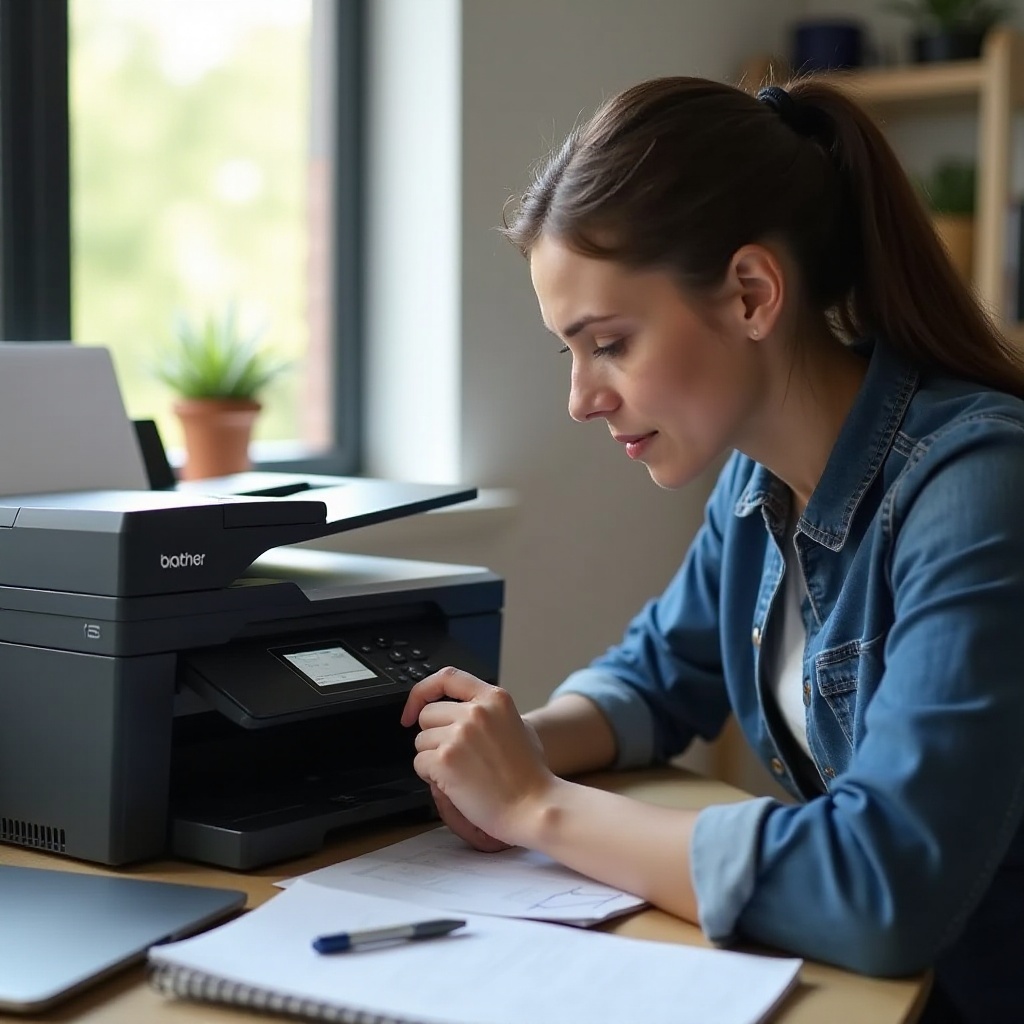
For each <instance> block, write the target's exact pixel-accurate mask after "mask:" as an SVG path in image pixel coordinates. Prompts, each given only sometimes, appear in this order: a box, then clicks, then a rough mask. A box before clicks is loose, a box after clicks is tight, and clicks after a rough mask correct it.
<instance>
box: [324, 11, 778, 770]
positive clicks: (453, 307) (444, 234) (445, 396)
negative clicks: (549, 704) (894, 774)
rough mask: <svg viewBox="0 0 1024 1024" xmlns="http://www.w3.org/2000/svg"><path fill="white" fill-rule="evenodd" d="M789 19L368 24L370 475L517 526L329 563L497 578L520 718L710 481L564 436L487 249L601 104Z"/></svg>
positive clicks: (615, 618) (519, 270)
mask: <svg viewBox="0 0 1024 1024" xmlns="http://www.w3.org/2000/svg"><path fill="white" fill-rule="evenodd" d="M787 9H788V5H787V4H765V3H764V2H763V0H727V2H721V0H719V2H711V0H633V2H631V3H622V2H621V0H463V2H461V3H459V2H458V0H374V2H373V3H372V4H371V5H370V13H371V18H372V36H373V47H372V51H371V52H372V61H371V111H372V118H371V126H372V127H371V144H370V156H369V166H368V174H369V182H370V187H371V200H370V202H371V206H370V210H369V220H370V224H371V249H370V252H371V264H370V268H369V269H370V286H369V295H368V298H369V324H368V327H369V353H368V360H367V367H366V372H367V388H368V393H369V395H370V396H371V415H370V435H369V438H368V441H369V443H368V451H369V453H370V464H369V466H368V467H367V469H368V472H370V473H371V474H373V475H393V476H399V477H404V478H406V479H420V480H431V479H433V480H437V481H441V482H448V481H460V482H468V483H473V484H476V485H478V486H481V487H489V488H510V489H512V490H514V492H515V493H516V495H517V497H518V504H517V505H516V507H515V508H514V509H513V510H512V511H511V512H506V513H504V514H493V515H488V514H486V513H479V514H471V515H458V514H454V513H433V514H430V515H428V516H420V517H416V518H414V519H413V520H409V521H408V522H406V523H399V524H385V525H382V526H378V527H372V528H369V529H366V530H360V531H358V532H357V533H355V534H343V535H341V536H340V537H337V538H334V539H333V540H332V541H330V542H329V543H330V544H331V545H332V546H334V547H336V548H340V549H343V550H352V551H356V550H358V551H370V552H374V553H381V554H392V555H398V556H401V557H414V558H427V559H435V560H442V561H454V562H463V563H469V564H481V565H486V566H488V567H490V568H492V569H494V570H495V571H496V572H499V573H500V574H502V575H503V576H504V577H505V579H506V581H507V600H506V613H505V626H504V647H503V658H502V681H503V683H504V685H505V686H506V687H507V688H508V689H509V690H510V691H511V692H512V693H513V694H514V695H515V697H516V699H517V701H518V703H519V705H520V707H521V708H523V709H526V708H528V707H532V706H535V705H537V704H539V703H542V702H543V701H544V700H545V699H546V697H547V695H548V694H549V693H550V691H551V689H552V687H553V686H554V685H555V684H557V683H558V682H559V681H560V680H561V679H562V678H563V677H564V676H565V675H566V674H568V673H569V672H570V671H572V670H573V669H574V668H577V667H579V666H580V665H582V664H584V663H586V662H587V661H588V660H589V659H590V658H591V657H593V656H594V655H595V654H597V653H598V652H600V651H601V650H603V649H604V648H605V647H606V646H607V645H608V644H609V643H612V642H614V641H615V640H617V639H618V638H619V636H620V635H621V632H622V628H623V626H624V625H625V623H626V621H627V620H628V618H629V617H630V616H631V614H632V613H633V612H634V611H635V610H636V609H637V608H638V607H639V606H640V604H641V603H642V602H643V601H644V600H646V599H647V598H648V597H650V596H652V595H653V594H655V593H657V592H658V591H659V590H660V589H661V588H662V586H663V585H664V584H665V582H666V581H667V580H668V578H669V576H670V575H671V574H672V572H673V571H674V570H675V568H676V567H677V565H678V563H679V561H680V560H681V558H682V556H683V554H684V552H685V550H686V547H687V545H688V543H689V541H690V539H691V538H692V536H693V533H694V531H695V530H696V528H697V526H698V524H699V521H700V517H701V514H702V509H703V503H704V500H705V498H706V496H707V493H708V490H709V488H710V483H711V480H710V478H709V479H705V480H701V481H699V482H697V483H695V484H693V485H691V486H690V487H688V488H685V489H684V490H682V491H680V492H676V493H668V492H664V491H660V490H658V488H656V487H655V486H654V485H653V484H652V483H651V482H650V480H649V478H648V477H647V474H646V471H645V470H644V469H643V468H642V467H640V466H637V465H634V464H632V463H630V462H629V461H628V459H626V458H625V456H624V455H623V453H622V451H621V449H620V448H619V446H617V445H615V444H613V443H612V442H611V441H610V440H609V438H608V434H607V430H606V429H604V428H602V427H601V426H598V425H596V424H595V425H591V426H587V427H584V426H580V425H578V424H575V423H573V422H572V421H571V420H570V419H569V417H568V415H567V413H566V400H567V387H568V371H569V363H568V362H567V361H566V360H565V359H564V358H559V357H558V356H557V355H556V348H557V346H556V344H555V342H554V339H553V338H551V336H550V335H548V334H547V333H546V331H545V330H544V329H543V326H542V324H541V322H540V317H539V314H538V312H537V308H536V302H535V298H534V296H533V293H532V289H531V288H530V283H529V276H528V269H527V266H526V264H525V262H524V261H523V260H522V258H521V257H520V256H519V255H518V254H517V253H516V252H515V250H514V249H513V247H512V246H511V245H510V244H509V243H508V242H506V241H505V240H504V239H503V238H501V237H500V235H499V234H498V233H497V231H496V230H495V229H496V226H497V225H498V224H499V223H500V220H501V214H502V208H503V205H504V203H505V201H506V199H507V198H508V197H509V196H510V195H511V194H512V193H514V192H516V191H517V190H521V189H522V188H523V187H524V186H525V185H526V184H527V183H528V181H529V173H530V168H531V166H532V165H533V164H534V163H535V162H536V161H537V160H538V159H539V158H540V157H541V156H543V155H544V153H545V152H546V151H547V150H548V148H550V147H551V146H552V145H553V144H554V143H555V142H556V141H558V140H560V139H561V137H562V136H563V135H564V134H565V133H567V132H568V131H569V130H570V129H571V128H572V126H573V124H574V123H575V122H576V121H577V119H578V118H579V117H580V116H581V114H585V113H586V112H589V111H591V110H593V109H594V107H595V106H596V105H597V104H598V103H599V102H600V101H601V100H602V99H604V98H605V97H607V96H608V95H609V94H611V93H612V92H614V91H616V90H618V89H620V88H622V87H624V86H626V85H629V84H631V83H633V82H636V81H639V80H641V79H643V78H646V77H650V76H653V75H660V74H699V75H706V76H709V77H715V78H725V79H730V78H733V77H734V76H735V75H736V73H737V71H738V69H739V68H740V66H741V64H742V62H743V60H744V59H745V58H746V57H747V56H749V54H750V53H752V52H756V51H758V50H760V49H763V48H764V47H765V45H766V43H772V44H773V45H776V46H777V45H780V44H781V40H782V38H783V28H784V25H785V17H784V15H785V11H786V10H787ZM451 62H454V64H452V63H451ZM453 66H454V68H455V71H456V72H457V75H456V77H455V78H454V80H453V78H452V67H453ZM695 763H700V761H699V756H698V760H697V761H696V762H695Z"/></svg>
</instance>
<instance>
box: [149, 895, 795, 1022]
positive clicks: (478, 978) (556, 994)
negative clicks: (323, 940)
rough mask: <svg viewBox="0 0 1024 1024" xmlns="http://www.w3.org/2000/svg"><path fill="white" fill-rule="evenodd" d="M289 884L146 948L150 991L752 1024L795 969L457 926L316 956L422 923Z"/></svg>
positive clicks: (391, 1007)
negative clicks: (238, 912)
mask: <svg viewBox="0 0 1024 1024" xmlns="http://www.w3.org/2000/svg"><path fill="white" fill-rule="evenodd" d="M436 916H437V912H436V910H433V909H431V908H429V907H423V906H421V905H419V904H415V903H407V902H404V901H399V900H391V899H387V898H384V897H379V896H369V895H365V894H363V893H355V892H347V891H343V890H330V889H325V888H323V887H321V886H315V885H312V884H310V883H309V882H306V881H304V880H303V879H301V878H300V879H298V880H297V881H295V882H294V883H293V884H292V885H291V886H289V888H287V889H285V890H284V891H283V892H281V893H280V895H278V896H275V897H274V898H273V899H271V900H269V901H268V902H267V903H264V904H263V905H262V906H260V907H259V908H257V909H256V910H253V911H251V912H249V913H248V914H245V915H243V916H242V917H239V918H236V919H235V920H234V921H232V922H230V923H229V924H227V925H223V926H221V927H219V928H215V929H214V930H212V931H208V932H205V933H204V934H202V935H199V936H196V937H195V938H191V939H185V940H184V941H182V942H175V943H169V944H167V945H162V946H157V947H155V948H153V949H152V950H150V953H149V960H150V965H151V973H150V980H151V983H152V984H153V985H154V986H155V987H156V989H157V990H159V991H161V992H163V993H165V994H167V995H170V996H177V997H181V998H185V999H197V1000H204V1001H209V1002H219V1003H228V1004H233V1005H237V1006H247V1007H250V1008H254V1009H259V1010H263V1011H271V1012H277V1013H281V1014H287V1015H289V1016H297V1017H305V1018H308V1019H311V1020H327V1021H341V1022H346V1024H523V1022H524V1021H529V1022H530V1024H622V1022H623V1021H630V1020H642V1021H645V1022H646V1024H759V1022H762V1021H765V1020H766V1019H767V1018H768V1017H769V1016H770V1015H771V1013H772V1011H773V1010H774V1009H775V1008H776V1007H777V1005H778V1004H779V1002H780V1000H782V999H783V997H784V996H785V995H786V993H787V992H788V991H789V990H790V989H791V988H792V986H793V985H794V984H795V982H796V979H797V975H798V973H799V969H800V963H801V962H800V961H799V960H791V959H781V958H776V957H760V956H753V955H749V954H744V953H733V952H728V951H724V950H717V949H701V948H697V947H693V946H684V945H677V944H675V943H663V942H648V941H645V940H640V939H630V938H624V937H621V936H615V935H608V934H606V933H603V932H592V931H582V930H580V929H577V928H572V927H567V926H565V925H558V924H544V923H540V922H536V921H525V920H514V919H510V918H502V917H492V916H484V915H478V914H460V915H459V916H460V917H461V918H464V919H465V921H466V926H465V927H464V928H461V929H459V931H457V932H454V933H452V934H451V935H448V936H445V937H444V938H436V939H426V940H423V941H419V942H403V943H396V944H392V945H388V946H380V947H366V948H363V949H357V950H354V951H351V952H347V953H340V954H335V955H322V954H319V953H316V952H315V951H314V950H313V948H312V941H313V939H314V938H315V937H316V936H318V935H322V934H325V933H330V932H338V931H349V930H356V929H363V928H378V927H385V926H388V925H394V924H412V923H415V922H418V921H424V920H427V919H429V918H432V917H436Z"/></svg>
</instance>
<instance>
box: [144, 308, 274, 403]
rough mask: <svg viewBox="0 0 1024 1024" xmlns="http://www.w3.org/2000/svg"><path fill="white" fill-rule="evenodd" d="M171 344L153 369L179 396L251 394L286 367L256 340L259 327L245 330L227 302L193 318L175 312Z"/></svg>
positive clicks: (245, 397)
mask: <svg viewBox="0 0 1024 1024" xmlns="http://www.w3.org/2000/svg"><path fill="white" fill-rule="evenodd" d="M173 333H174V344H173V345H170V346H168V347H166V348H165V349H164V351H163V352H162V353H161V354H160V356H159V357H158V359H157V362H156V365H155V367H154V373H155V375H156V377H157V379H159V380H160V381H162V382H163V383H164V384H166V385H167V387H169V388H170V389H171V390H172V391H174V392H175V393H176V394H178V395H179V396H180V397H182V398H243V399H255V397H256V396H257V395H258V394H259V393H260V392H261V391H262V390H263V389H264V388H265V387H266V386H267V385H268V384H270V383H271V382H272V381H273V380H275V379H276V378H277V377H279V376H280V375H281V374H282V373H284V372H285V371H286V370H287V369H289V368H290V367H291V360H287V359H282V358H280V357H279V356H276V355H275V354H274V353H272V352H270V351H268V350H267V349H265V348H263V347H262V346H261V344H260V342H261V338H262V336H263V333H264V332H263V330H262V328H261V329H259V330H255V331H244V330H243V329H242V328H241V327H240V325H239V322H238V310H237V308H236V306H235V304H234V303H230V304H229V305H228V306H227V307H226V308H225V309H224V311H223V312H222V313H221V314H220V315H219V316H217V315H215V314H213V313H210V314H207V315H206V317H204V318H203V319H202V320H199V321H194V320H191V319H189V318H188V317H187V316H185V315H184V314H178V315H177V316H176V318H175V322H174V332H173Z"/></svg>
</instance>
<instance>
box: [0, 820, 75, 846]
mask: <svg viewBox="0 0 1024 1024" xmlns="http://www.w3.org/2000/svg"><path fill="white" fill-rule="evenodd" d="M0 842H4V843H17V844H18V846H31V847H33V848H34V849H36V850H49V851H50V852H51V853H64V852H65V843H64V829H62V828H50V826H49V825H37V824H35V823H34V822H31V821H21V820H19V819H18V818H0Z"/></svg>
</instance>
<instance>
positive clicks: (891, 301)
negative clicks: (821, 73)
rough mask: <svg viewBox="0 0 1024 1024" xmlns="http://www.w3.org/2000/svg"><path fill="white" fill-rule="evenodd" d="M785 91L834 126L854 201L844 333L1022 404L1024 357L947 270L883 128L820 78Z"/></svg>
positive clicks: (834, 151) (841, 315)
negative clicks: (852, 267) (853, 262)
mask: <svg viewBox="0 0 1024 1024" xmlns="http://www.w3.org/2000/svg"><path fill="white" fill-rule="evenodd" d="M787 91H788V92H789V94H790V95H791V96H792V98H793V100H794V102H795V103H797V104H798V105H799V106H804V105H806V106H807V107H810V108H813V109H815V110H816V111H818V112H820V113H821V114H822V115H824V117H825V119H827V121H828V122H829V123H830V124H831V126H832V131H833V138H832V144H831V147H830V148H831V156H832V159H833V160H834V161H835V163H836V166H837V168H838V171H839V174H840V176H841V177H842V179H843V180H844V185H845V188H844V191H845V193H846V195H847V196H848V197H849V198H848V201H849V202H850V203H851V204H852V215H853V218H852V219H853V221H854V224H853V225H852V226H853V228H854V232H855V234H856V237H857V247H858V249H859V252H858V259H857V262H858V263H859V268H858V272H857V273H856V274H855V279H854V281H853V287H852V288H851V290H850V294H849V299H848V301H847V302H846V303H844V304H842V305H840V306H839V307H838V308H837V309H836V314H837V317H838V319H839V322H840V323H841V325H842V327H843V329H844V331H845V332H846V333H848V334H850V335H854V336H858V335H863V334H867V333H871V334H875V335H877V336H878V337H880V338H881V339H883V341H884V343H885V344H886V345H888V346H889V347H891V348H892V349H893V350H894V351H896V352H898V353H899V354H900V355H902V356H903V357H904V358H906V359H907V360H909V361H910V362H912V363H914V364H915V365H917V366H920V367H921V368H922V369H925V370H932V371H935V372H939V373H946V374H949V375H951V376H954V377H962V378H965V379H967V380H973V381H976V382H977V383H980V384H984V385H987V386H990V387H994V388H997V389H999V390H1003V391H1009V392H1011V393H1012V394H1015V395H1018V396H1022V397H1024V360H1022V357H1021V355H1020V354H1019V353H1018V352H1017V350H1016V349H1014V348H1013V347H1012V346H1011V345H1010V344H1009V343H1008V342H1007V341H1006V339H1005V338H1004V337H1003V336H1002V334H1001V333H1000V332H999V330H998V329H997V328H996V326H995V325H994V324H993V322H992V320H991V319H990V317H989V316H988V315H987V313H986V312H985V311H984V310H983V309H982V307H981V306H980V305H979V304H978V302H977V300H976V299H975V297H974V294H973V293H972V292H971V290H970V289H969V288H968V286H967V285H966V284H965V283H964V281H963V279H962V278H961V276H960V274H959V273H958V272H957V270H956V269H955V267H954V266H953V264H952V263H951V261H950V259H949V257H948V255H947V253H946V251H945V249H944V248H943V247H942V243H941V242H940V241H939V238H938V236H937V235H936V233H935V230H934V228H933V227H932V224H931V221H930V219H929V217H928V214H927V212H926V210H925V208H924V206H923V204H922V202H921V200H920V198H919V196H918V194H917V191H916V189H915V188H914V186H913V184H912V183H911V181H910V179H909V178H908V177H907V175H906V173H905V172H904V170H903V168H902V167H901V166H900V163H899V161H898V160H897V158H896V155H895V154H894V152H893V150H892V148H891V147H890V145H889V143H888V142H887V141H886V139H885V137H884V136H883V134H882V132H881V130H880V129H879V128H878V127H877V125H876V124H875V123H874V121H872V119H871V118H870V117H869V116H868V114H867V113H866V112H865V111H864V110H863V109H862V108H861V107H859V106H858V105H857V104H856V103H854V102H853V101H852V100H850V99H849V98H848V97H847V96H846V95H844V94H843V93H842V92H840V91H839V90H838V89H836V88H835V87H833V86H831V85H829V84H828V83H827V82H826V81H823V80H822V79H821V78H814V77H809V78H804V79H798V80H796V81H794V82H793V83H791V84H790V85H789V86H788V88H787Z"/></svg>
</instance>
